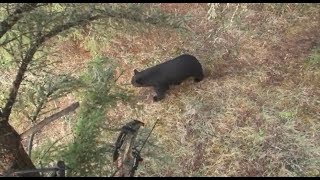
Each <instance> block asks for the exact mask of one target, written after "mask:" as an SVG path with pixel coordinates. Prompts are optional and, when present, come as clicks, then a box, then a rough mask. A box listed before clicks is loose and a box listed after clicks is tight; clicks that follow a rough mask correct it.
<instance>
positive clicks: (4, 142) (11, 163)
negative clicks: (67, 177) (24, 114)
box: [0, 121, 40, 177]
mask: <svg viewBox="0 0 320 180" xmlns="http://www.w3.org/2000/svg"><path fill="white" fill-rule="evenodd" d="M0 129H1V131H0V159H1V160H0V174H3V175H5V174H8V173H11V172H13V171H17V170H27V169H35V166H34V165H33V163H32V161H31V159H30V158H29V156H28V154H27V153H26V151H25V150H24V148H23V145H22V143H21V139H20V136H19V134H18V133H17V132H16V131H15V130H14V128H13V127H12V126H11V125H10V124H9V123H8V121H2V122H1V123H0ZM21 176H24V177H28V176H40V174H39V173H27V174H23V175H21Z"/></svg>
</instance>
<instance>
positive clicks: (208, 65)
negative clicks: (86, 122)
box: [54, 4, 320, 176]
mask: <svg viewBox="0 0 320 180" xmlns="http://www.w3.org/2000/svg"><path fill="white" fill-rule="evenodd" d="M154 6H159V7H161V8H162V9H163V10H165V11H167V12H169V13H178V14H183V15H185V14H187V13H189V14H191V17H192V19H191V20H190V21H189V24H188V26H189V27H190V28H191V32H189V33H188V34H181V33H179V32H177V31H175V30H172V29H167V28H158V27H150V28H149V29H148V30H146V31H145V32H144V33H124V32H122V31H119V32H118V34H117V35H116V36H115V37H114V38H113V39H112V40H111V41H110V43H108V45H107V46H106V47H105V48H101V51H102V54H104V55H106V56H108V57H110V58H112V59H114V60H116V61H118V62H119V64H120V68H121V69H124V70H125V71H124V75H123V76H121V78H120V79H119V84H120V85H122V86H123V87H124V88H127V89H131V90H132V91H133V92H134V94H135V100H134V101H133V102H132V103H131V105H128V104H124V103H121V102H119V103H118V105H117V107H115V109H113V110H112V111H110V112H109V113H108V114H107V115H108V116H109V117H110V118H108V119H110V120H109V121H108V122H106V124H108V125H109V124H111V125H112V126H116V127H119V126H121V125H123V123H124V122H126V121H127V120H129V119H131V118H135V119H139V120H141V121H144V122H145V123H146V124H147V128H149V127H151V126H152V125H153V123H154V122H155V120H156V119H157V118H159V119H160V120H161V122H160V125H158V127H157V128H156V129H155V131H154V134H153V135H152V136H153V137H154V139H153V140H154V141H155V143H156V144H157V148H153V147H147V148H146V154H142V156H143V157H144V158H145V161H144V162H143V164H142V165H141V166H140V167H139V169H138V171H137V175H139V176H320V146H319V145H320V143H319V142H320V141H319V139H320V133H319V132H320V122H319V120H320V119H319V117H320V111H319V101H320V99H319V97H320V91H319V89H320V87H319V85H320V74H319V67H318V66H311V65H310V64H308V63H307V62H306V59H307V57H308V56H309V55H310V54H311V53H312V49H314V48H315V47H316V46H318V47H319V38H320V28H319V21H318V20H319V19H320V16H319V5H317V4H314V5H310V6H311V7H309V8H308V9H307V10H303V9H302V8H301V7H302V6H301V5H294V4H290V5H288V4H284V6H283V8H282V9H281V8H279V9H277V8H278V6H274V5H272V4H265V5H264V6H262V5H260V4H257V5H252V4H242V5H237V4H229V7H227V6H226V5H215V6H214V7H215V12H216V13H217V17H216V18H215V19H214V18H211V19H209V18H208V11H209V8H210V6H208V4H160V5H158V4H157V5H154ZM212 7H213V6H211V8H212ZM211 10H212V9H211ZM211 14H212V12H211ZM222 25H224V26H226V27H225V28H221V27H222ZM64 47H69V46H64ZM67 50H68V48H66V49H64V51H62V52H64V55H66V57H69V58H70V60H69V61H67V62H66V66H65V67H68V68H72V67H73V65H75V67H78V65H79V63H80V64H82V63H83V62H84V59H86V58H87V57H89V56H88V54H87V53H86V52H83V53H81V52H82V51H83V50H81V51H80V50H75V49H73V50H72V49H71V50H70V52H69V51H68V52H67ZM73 51H75V52H73ZM182 52H188V53H190V54H193V55H195V56H196V57H198V58H199V60H200V62H201V63H202V64H203V67H204V69H205V74H206V78H205V79H204V80H203V81H202V82H200V83H197V84H194V83H193V82H192V81H191V80H188V81H186V82H184V83H183V84H182V85H181V86H177V87H173V88H171V90H170V91H169V92H168V94H167V96H166V98H165V99H164V100H163V101H161V102H159V103H153V102H152V96H153V93H154V92H153V90H152V89H151V88H133V87H132V86H130V85H125V84H128V83H129V82H130V79H131V77H132V75H133V69H135V68H137V69H144V68H146V67H149V66H152V65H154V64H157V63H159V62H163V61H165V60H167V59H169V58H172V57H175V56H177V55H179V54H181V53H182ZM70 54H76V55H75V56H73V55H70ZM83 57H86V58H83ZM70 62H74V63H70ZM58 129H59V128H57V129H56V130H58ZM56 130H54V131H56ZM116 136H117V133H115V134H114V137H113V138H114V139H115V138H116ZM152 151H157V152H158V151H159V153H155V154H153V155H152V156H151V155H150V156H148V153H151V152H152ZM160 152H161V153H160ZM110 157H111V155H110Z"/></svg>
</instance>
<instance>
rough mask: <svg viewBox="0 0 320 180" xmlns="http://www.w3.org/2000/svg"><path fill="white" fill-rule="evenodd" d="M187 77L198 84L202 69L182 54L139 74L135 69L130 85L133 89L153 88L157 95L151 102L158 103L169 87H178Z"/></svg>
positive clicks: (189, 57)
mask: <svg viewBox="0 0 320 180" xmlns="http://www.w3.org/2000/svg"><path fill="white" fill-rule="evenodd" d="M189 77H193V78H194V81H195V82H200V81H201V80H202V79H203V78H204V75H203V69H202V66H201V64H200V62H199V61H198V60H197V59H196V58H195V57H194V56H192V55H189V54H183V55H181V56H178V57H176V58H174V59H172V60H169V61H166V62H164V63H161V64H158V65H156V66H153V67H150V68H148V69H145V70H143V71H141V72H139V71H137V70H136V69H135V70H134V76H133V77H132V79H131V83H132V85H133V86H135V87H148V86H152V87H154V90H155V92H156V93H157V95H156V96H154V97H153V100H154V101H160V100H161V99H163V98H164V97H165V93H166V91H167V90H168V89H169V87H170V86H171V85H179V84H181V83H182V81H184V80H185V79H187V78H189Z"/></svg>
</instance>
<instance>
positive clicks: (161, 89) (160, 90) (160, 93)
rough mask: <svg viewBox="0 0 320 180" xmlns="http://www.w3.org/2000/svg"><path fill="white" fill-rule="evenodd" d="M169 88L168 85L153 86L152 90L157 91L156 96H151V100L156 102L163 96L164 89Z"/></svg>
mask: <svg viewBox="0 0 320 180" xmlns="http://www.w3.org/2000/svg"><path fill="white" fill-rule="evenodd" d="M168 89H169V86H168V85H162V86H155V87H154V90H155V92H156V93H157V95H156V96H153V101H154V102H157V101H160V100H162V99H163V98H164V96H165V93H166V91H167V90H168Z"/></svg>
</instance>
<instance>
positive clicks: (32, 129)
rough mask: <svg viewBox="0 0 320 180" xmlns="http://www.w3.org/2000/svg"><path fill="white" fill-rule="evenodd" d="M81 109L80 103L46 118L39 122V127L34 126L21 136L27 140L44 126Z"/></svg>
mask: <svg viewBox="0 0 320 180" xmlns="http://www.w3.org/2000/svg"><path fill="white" fill-rule="evenodd" d="M78 107H79V102H76V103H73V104H71V105H70V106H68V107H67V108H65V109H63V110H61V111H59V112H57V113H55V114H53V115H51V116H49V117H47V118H45V119H44V120H42V121H41V122H39V123H38V124H37V125H35V126H33V127H32V128H30V129H28V130H27V131H25V132H23V133H22V134H20V137H21V138H25V137H27V136H29V135H30V134H32V133H35V132H38V131H39V130H41V129H42V128H43V127H44V126H46V125H48V124H49V123H51V122H53V121H54V120H56V119H59V118H60V117H62V116H64V115H66V114H68V113H70V112H72V111H74V110H75V109H77V108H78Z"/></svg>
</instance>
